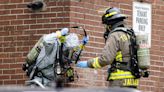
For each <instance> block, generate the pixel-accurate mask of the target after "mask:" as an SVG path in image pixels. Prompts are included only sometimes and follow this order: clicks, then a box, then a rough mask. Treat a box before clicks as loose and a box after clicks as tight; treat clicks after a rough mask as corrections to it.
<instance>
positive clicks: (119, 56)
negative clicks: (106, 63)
mask: <svg viewBox="0 0 164 92" xmlns="http://www.w3.org/2000/svg"><path fill="white" fill-rule="evenodd" d="M116 61H120V62H121V61H122V53H121V51H118V52H117V53H116Z"/></svg>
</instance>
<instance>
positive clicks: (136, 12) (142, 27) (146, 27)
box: [133, 2, 152, 47]
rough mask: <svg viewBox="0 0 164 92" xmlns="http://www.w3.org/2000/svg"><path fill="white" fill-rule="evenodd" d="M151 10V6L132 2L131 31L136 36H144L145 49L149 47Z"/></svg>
mask: <svg viewBox="0 0 164 92" xmlns="http://www.w3.org/2000/svg"><path fill="white" fill-rule="evenodd" d="M151 11H152V8H151V4H147V3H140V2H133V29H134V32H135V33H136V34H137V35H145V37H147V41H146V42H145V43H144V44H145V46H146V47H151V28H152V23H151V22H152V12H151Z"/></svg>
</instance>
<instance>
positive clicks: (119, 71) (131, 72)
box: [107, 27, 141, 80]
mask: <svg viewBox="0 0 164 92" xmlns="http://www.w3.org/2000/svg"><path fill="white" fill-rule="evenodd" d="M119 31H120V32H124V33H126V34H128V35H129V36H130V38H129V40H130V45H129V52H130V62H122V59H121V58H122V57H121V56H122V54H121V51H118V52H117V54H118V55H117V56H116V58H115V60H114V62H113V63H112V65H111V68H109V75H108V79H107V80H117V79H126V78H140V77H141V75H140V72H139V67H138V59H137V49H138V45H137V43H136V35H135V34H134V31H133V30H132V29H130V28H125V27H118V28H115V29H114V30H112V31H111V32H110V33H109V35H110V34H112V33H113V32H119ZM128 35H127V36H128ZM120 60H121V61H120ZM119 66H120V67H119Z"/></svg>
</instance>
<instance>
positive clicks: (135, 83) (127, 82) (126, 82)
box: [123, 79, 139, 86]
mask: <svg viewBox="0 0 164 92" xmlns="http://www.w3.org/2000/svg"><path fill="white" fill-rule="evenodd" d="M138 85H139V79H124V82H123V86H138Z"/></svg>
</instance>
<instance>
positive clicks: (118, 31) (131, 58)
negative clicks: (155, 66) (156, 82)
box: [76, 7, 148, 88]
mask: <svg viewBox="0 0 164 92" xmlns="http://www.w3.org/2000/svg"><path fill="white" fill-rule="evenodd" d="M124 19H126V16H125V15H123V14H121V13H120V10H119V9H118V8H115V7H113V8H109V9H107V10H106V12H105V14H104V15H103V16H102V23H103V24H104V25H105V27H106V32H105V33H104V38H105V41H106V44H105V46H104V48H103V51H102V55H101V56H99V57H96V58H93V59H90V60H87V61H79V62H78V63H77V65H76V66H77V67H81V68H95V69H97V68H101V67H104V66H106V65H111V67H110V68H109V70H108V79H107V80H108V81H109V82H110V85H111V86H112V87H114V86H117V87H130V88H137V86H138V84H139V78H140V77H141V73H140V70H139V68H138V65H137V62H136V61H137V56H136V52H137V51H136V50H137V49H136V48H137V45H136V43H135V39H134V36H135V35H134V32H133V30H132V29H130V28H127V27H126V26H125V23H124ZM146 74H147V73H146ZM146 74H145V76H147V75H148V74H147V75H146Z"/></svg>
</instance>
